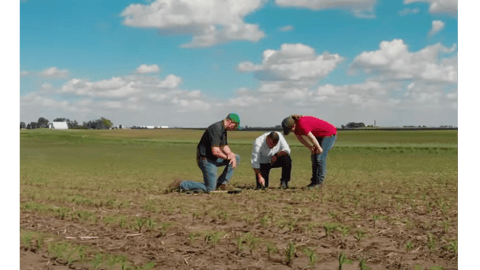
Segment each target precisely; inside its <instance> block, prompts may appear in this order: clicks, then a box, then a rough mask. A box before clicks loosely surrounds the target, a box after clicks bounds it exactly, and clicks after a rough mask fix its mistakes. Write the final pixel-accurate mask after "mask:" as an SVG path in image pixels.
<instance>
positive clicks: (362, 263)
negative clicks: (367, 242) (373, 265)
mask: <svg viewBox="0 0 480 270" xmlns="http://www.w3.org/2000/svg"><path fill="white" fill-rule="evenodd" d="M358 266H359V267H360V270H371V269H370V267H369V266H368V265H367V262H366V260H365V259H364V258H362V260H360V263H359V264H358Z"/></svg>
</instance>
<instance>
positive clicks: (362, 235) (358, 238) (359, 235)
mask: <svg viewBox="0 0 480 270" xmlns="http://www.w3.org/2000/svg"><path fill="white" fill-rule="evenodd" d="M364 237H365V232H363V231H362V230H357V234H356V235H355V239H357V241H358V242H360V240H362V239H363V238H364Z"/></svg>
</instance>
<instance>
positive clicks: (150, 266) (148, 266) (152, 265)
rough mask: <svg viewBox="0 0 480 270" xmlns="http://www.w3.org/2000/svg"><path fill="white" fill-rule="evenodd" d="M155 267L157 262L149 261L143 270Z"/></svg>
mask: <svg viewBox="0 0 480 270" xmlns="http://www.w3.org/2000/svg"><path fill="white" fill-rule="evenodd" d="M153 267H155V262H148V263H146V264H145V265H144V266H143V270H149V269H153Z"/></svg>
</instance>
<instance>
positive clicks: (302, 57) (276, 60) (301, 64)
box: [238, 43, 343, 84]
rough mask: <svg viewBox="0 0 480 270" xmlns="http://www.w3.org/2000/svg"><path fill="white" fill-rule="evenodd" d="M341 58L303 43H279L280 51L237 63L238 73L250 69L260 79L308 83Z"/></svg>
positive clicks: (324, 73) (320, 75)
mask: <svg viewBox="0 0 480 270" xmlns="http://www.w3.org/2000/svg"><path fill="white" fill-rule="evenodd" d="M342 60H343V58H342V57H341V56H340V55H338V54H330V53H328V52H324V53H323V54H321V55H317V54H316V53H315V50H314V49H313V48H311V47H309V46H307V45H304V44H300V43H298V44H283V45H282V46H281V47H280V50H278V51H276V50H266V51H264V52H263V61H262V63H261V64H259V65H255V64H253V63H251V62H243V63H240V64H239V65H238V70H239V71H241V72H254V73H255V76H256V77H257V78H258V79H260V80H261V81H266V82H275V81H276V82H287V83H288V82H298V83H302V84H303V83H307V84H312V83H315V82H317V81H318V80H320V79H322V78H324V77H326V76H327V75H328V74H329V73H330V72H332V71H333V70H334V69H335V68H336V67H337V65H338V64H339V63H340V62H341V61H342Z"/></svg>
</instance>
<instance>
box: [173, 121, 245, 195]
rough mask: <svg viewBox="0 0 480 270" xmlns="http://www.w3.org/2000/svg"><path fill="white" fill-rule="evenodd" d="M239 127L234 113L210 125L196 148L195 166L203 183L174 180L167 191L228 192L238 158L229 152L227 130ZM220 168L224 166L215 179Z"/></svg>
mask: <svg viewBox="0 0 480 270" xmlns="http://www.w3.org/2000/svg"><path fill="white" fill-rule="evenodd" d="M239 125H240V117H239V116H238V115H237V114H235V113H230V114H228V115H227V117H226V118H225V119H223V120H221V121H218V122H216V123H214V124H212V125H210V126H209V127H208V128H207V130H205V132H204V133H203V136H202V138H201V139H200V142H199V143H198V146H197V165H198V167H199V168H200V170H202V173H203V183H199V182H194V181H187V180H181V179H176V180H174V181H173V182H172V183H171V184H170V185H169V189H175V188H178V189H180V190H184V191H203V192H210V191H214V190H216V189H220V190H230V189H231V188H230V187H229V186H228V185H227V183H228V182H229V181H230V179H231V177H232V175H233V170H234V169H235V168H236V167H237V164H238V162H239V161H240V156H239V155H237V154H235V153H234V152H232V150H230V147H229V146H228V142H227V130H235V129H236V128H238V126H239ZM221 166H225V169H224V170H223V172H222V174H221V175H220V177H218V178H217V168H218V167H221Z"/></svg>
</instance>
